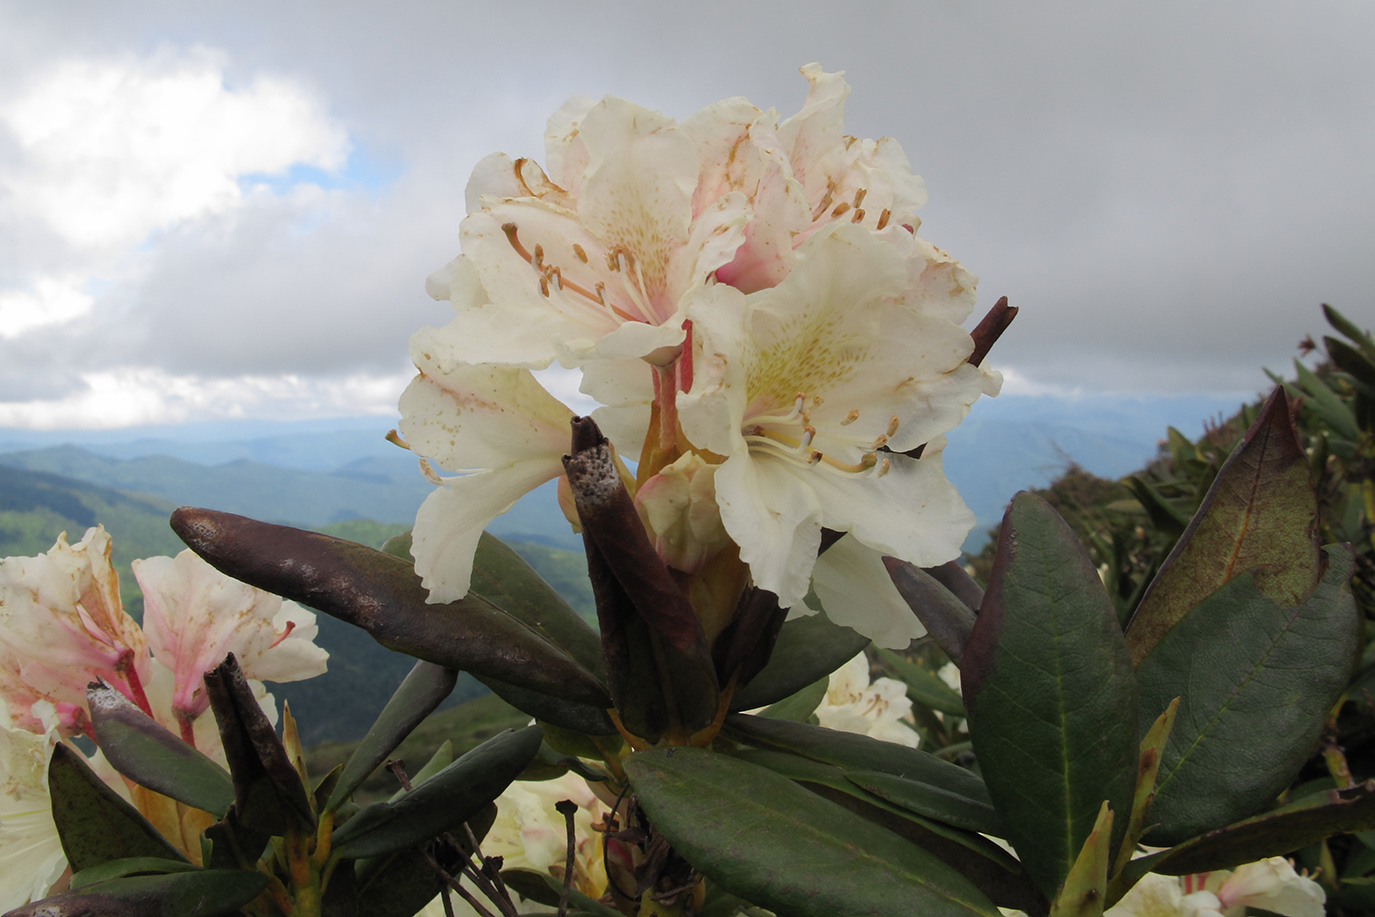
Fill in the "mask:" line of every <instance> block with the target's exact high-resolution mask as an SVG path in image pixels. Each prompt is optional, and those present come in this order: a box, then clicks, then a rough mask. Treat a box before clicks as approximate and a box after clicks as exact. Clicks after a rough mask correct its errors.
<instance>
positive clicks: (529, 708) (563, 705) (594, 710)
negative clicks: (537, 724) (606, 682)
mask: <svg viewBox="0 0 1375 917" xmlns="http://www.w3.org/2000/svg"><path fill="white" fill-rule="evenodd" d="M477 680H478V681H480V682H482V683H483V684H484V685H486V686H487V687H489V688H491V689H492V693H493V694H495V695H496V696H497V697H499V698H501V699H502V700H504V701H506V703H508V704H510V705H511V706H512V707H515V708H516V709H517V710H520V711H521V712H522V713H528V714H530V715H531V716H532V717H534V718H535V719H537V720H540V721H541V722H545V723H553V724H554V725H556V726H560V727H562V728H564V729H571V730H573V731H574V732H581V733H583V734H584V735H590V736H614V735H619V734H620V733H618V732H617V731H616V724H615V723H613V722H611V717H609V716H607V715H606V711H607V708H608V707H610V706H611V700H610V698H608V699H607V700H606V702H605V703H604V704H600V705H599V704H589V703H585V702H583V701H578V700H573V699H572V698H567V697H556V696H554V695H552V694H543V693H541V692H539V691H534V690H531V689H530V688H527V687H524V686H523V685H519V684H511V683H510V682H506V681H501V680H499V679H496V678H489V677H487V676H485V675H478V676H477Z"/></svg>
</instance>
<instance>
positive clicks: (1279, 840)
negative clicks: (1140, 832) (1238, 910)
mask: <svg viewBox="0 0 1375 917" xmlns="http://www.w3.org/2000/svg"><path fill="white" fill-rule="evenodd" d="M1371 829H1375V780H1367V781H1366V782H1365V783H1363V784H1360V785H1359V786H1354V787H1350V788H1348V789H1344V790H1331V791H1329V792H1326V793H1322V794H1319V795H1317V796H1310V797H1308V798H1306V799H1303V800H1300V801H1298V802H1295V803H1293V804H1291V805H1288V806H1285V807H1283V808H1280V809H1276V810H1274V811H1273V812H1266V813H1264V814H1263V815H1257V816H1254V817H1252V818H1248V819H1245V820H1244V821H1240V822H1237V823H1236V824H1232V825H1228V826H1227V827H1225V828H1219V829H1217V830H1215V831H1210V832H1208V833H1207V834H1204V835H1202V836H1201V837H1196V838H1192V839H1190V840H1187V841H1185V842H1183V843H1181V844H1178V845H1176V846H1174V847H1172V848H1170V849H1169V850H1166V851H1164V852H1162V853H1160V854H1156V855H1155V856H1153V857H1152V858H1151V859H1150V862H1149V863H1148V864H1146V865H1147V866H1148V868H1149V869H1150V871H1152V872H1159V873H1164V874H1165V875H1172V876H1183V875H1188V874H1190V873H1196V872H1210V871H1212V870H1214V869H1230V868H1232V867H1235V866H1238V865H1240V864H1242V863H1254V862H1255V861H1257V860H1262V859H1265V858H1266V857H1271V856H1282V855H1284V854H1287V853H1291V852H1292V851H1294V850H1298V849H1299V848H1302V847H1306V846H1308V845H1309V844H1315V843H1317V842H1318V841H1321V840H1322V839H1324V838H1326V837H1330V836H1332V835H1334V834H1354V833H1356V832H1359V831H1370V830H1371ZM1133 865H1135V864H1133Z"/></svg>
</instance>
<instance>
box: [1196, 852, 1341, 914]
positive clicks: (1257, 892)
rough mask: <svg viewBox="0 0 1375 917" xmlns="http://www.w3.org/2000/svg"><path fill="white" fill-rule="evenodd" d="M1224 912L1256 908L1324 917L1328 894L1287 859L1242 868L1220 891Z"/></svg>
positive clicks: (1270, 858) (1270, 860) (1228, 879)
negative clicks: (1230, 909)
mask: <svg viewBox="0 0 1375 917" xmlns="http://www.w3.org/2000/svg"><path fill="white" fill-rule="evenodd" d="M1216 893H1217V897H1218V900H1219V901H1221V902H1222V906H1223V907H1224V908H1241V907H1256V908H1261V909H1262V910H1265V911H1269V912H1271V913H1275V914H1283V915H1284V917H1322V915H1323V913H1324V906H1325V904H1326V902H1327V893H1326V892H1324V891H1323V888H1322V886H1321V885H1319V884H1318V883H1317V882H1314V881H1313V880H1312V879H1310V878H1308V877H1307V876H1301V875H1299V874H1298V873H1296V872H1295V871H1294V864H1293V863H1291V862H1289V861H1288V860H1286V859H1285V858H1284V857H1269V858H1268V859H1264V860H1260V861H1259V862H1256V863H1247V864H1245V865H1244V866H1238V867H1237V868H1236V869H1234V870H1233V871H1232V874H1231V875H1230V876H1228V877H1227V879H1226V880H1225V881H1224V882H1223V883H1222V885H1221V887H1219V888H1217V889H1216Z"/></svg>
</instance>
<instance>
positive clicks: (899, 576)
mask: <svg viewBox="0 0 1375 917" xmlns="http://www.w3.org/2000/svg"><path fill="white" fill-rule="evenodd" d="M883 565H884V566H885V567H887V568H888V576H889V578H891V579H892V580H893V585H894V586H896V587H897V590H898V595H900V596H902V600H903V601H904V602H906V603H907V605H908V607H910V608H911V609H912V613H913V614H915V615H916V616H917V617H918V618H920V619H921V623H922V624H923V625H925V627H926V632H927V634H929V635H930V637H931V639H932V640H935V641H936V645H937V646H939V647H940V648H941V650H942V651H944V652H945V655H947V656H949V657H950V658H951V659H952V660H954V661H955V662H956V663H958V662H959V661H960V656H961V655H963V653H964V645H965V643H967V642H968V640H969V634H970V632H971V631H972V630H973V629H974V612H973V611H972V610H971V609H970V608H969V606H968V605H967V604H966V603H965V602H964V601H963V600H962V599H960V598H959V597H958V596H957V595H955V593H953V592H951V591H950V590H949V589H947V588H946V587H945V586H943V585H942V584H941V582H940V581H939V580H938V579H936V577H935V576H933V575H931V574H930V573H928V572H926V571H925V570H923V569H922V568H921V567H918V566H917V565H916V564H910V563H908V562H907V561H905V560H898V559H897V558H895V557H885V558H883Z"/></svg>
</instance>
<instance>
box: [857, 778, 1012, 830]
mask: <svg viewBox="0 0 1375 917" xmlns="http://www.w3.org/2000/svg"><path fill="white" fill-rule="evenodd" d="M845 776H846V777H847V778H848V779H849V780H850V782H851V783H853V784H854V785H855V786H857V787H859V788H860V789H862V790H868V791H869V792H870V793H873V794H874V795H875V796H878V797H879V798H880V799H886V800H888V801H889V802H891V803H893V804H894V805H896V806H900V807H902V808H904V809H906V810H907V811H909V812H915V813H917V814H918V815H925V816H926V817H927V818H934V819H937V820H939V821H943V822H945V823H946V824H947V825H954V826H955V827H957V828H964V829H965V830H967V831H977V832H979V833H980V834H992V835H995V836H1002V834H1003V833H1004V831H1005V830H1006V829H1004V828H1003V824H1002V821H1001V820H999V818H998V814H997V812H996V811H995V810H994V809H993V807H992V806H988V805H982V804H980V803H978V802H976V801H974V800H971V799H968V798H966V797H964V796H961V795H959V794H957V793H952V792H950V791H949V790H945V789H942V788H941V787H938V786H932V785H931V784H929V783H922V782H920V781H917V780H909V779H907V778H906V777H898V776H895V775H894V774H885V773H882V772H880V771H846V772H845Z"/></svg>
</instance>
